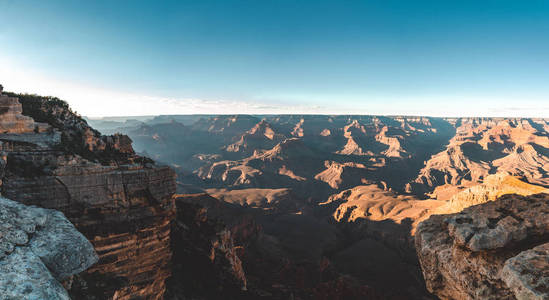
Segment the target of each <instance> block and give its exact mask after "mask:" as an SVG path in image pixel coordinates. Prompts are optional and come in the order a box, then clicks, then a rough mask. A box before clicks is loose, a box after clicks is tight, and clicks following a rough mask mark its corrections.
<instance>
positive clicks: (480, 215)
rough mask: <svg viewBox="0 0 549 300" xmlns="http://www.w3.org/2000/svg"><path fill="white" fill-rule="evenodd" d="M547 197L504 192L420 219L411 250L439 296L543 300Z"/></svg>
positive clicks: (547, 273) (548, 278)
mask: <svg viewBox="0 0 549 300" xmlns="http://www.w3.org/2000/svg"><path fill="white" fill-rule="evenodd" d="M548 225H549V195H548V194H535V195H531V196H517V195H506V196H503V197H500V198H499V199H498V200H496V201H490V202H488V203H485V204H481V205H477V206H472V207H469V208H466V209H465V210H463V211H462V212H460V213H456V214H451V215H435V216H432V217H430V218H429V219H428V220H427V221H425V222H423V223H421V224H420V225H419V227H418V229H417V233H416V238H415V242H416V249H417V252H418V256H419V259H420V262H421V266H422V269H423V274H424V277H425V281H426V283H427V288H428V289H429V291H431V292H433V293H434V294H435V295H437V296H438V297H440V298H441V299H547V298H548V297H549V289H548V288H549V251H548V250H549V248H548V246H549V238H548V234H547V233H548V232H547V231H548V230H549V226H548Z"/></svg>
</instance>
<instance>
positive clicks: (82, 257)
mask: <svg viewBox="0 0 549 300" xmlns="http://www.w3.org/2000/svg"><path fill="white" fill-rule="evenodd" d="M97 260H98V257H97V254H96V253H95V250H94V249H93V246H92V245H91V243H90V242H89V241H88V240H86V238H85V237H84V236H83V235H82V234H81V233H79V232H78V231H77V230H76V229H75V228H74V226H73V225H72V224H71V223H70V222H69V221H68V220H67V219H66V218H65V217H64V215H63V214H62V213H61V212H58V211H55V210H51V209H43V208H37V207H33V206H26V205H23V204H20V203H17V202H14V201H11V200H8V199H6V198H3V197H0V299H69V296H68V294H67V291H66V290H65V289H64V288H63V286H62V285H61V283H60V282H59V281H60V280H63V279H65V278H67V277H69V276H71V275H74V274H77V273H80V272H82V271H84V270H85V269H87V268H88V267H90V266H91V265H93V264H94V263H96V262H97Z"/></svg>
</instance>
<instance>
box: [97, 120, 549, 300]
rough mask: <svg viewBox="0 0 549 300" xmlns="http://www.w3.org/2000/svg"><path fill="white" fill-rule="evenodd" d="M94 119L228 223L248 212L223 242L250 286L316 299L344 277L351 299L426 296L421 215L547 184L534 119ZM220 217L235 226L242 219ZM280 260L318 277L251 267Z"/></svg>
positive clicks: (546, 130) (546, 128)
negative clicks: (239, 238) (242, 236)
mask: <svg viewBox="0 0 549 300" xmlns="http://www.w3.org/2000/svg"><path fill="white" fill-rule="evenodd" d="M91 122H92V124H97V125H98V126H100V127H102V128H104V129H103V130H104V131H105V132H109V133H115V132H122V133H126V134H128V135H129V136H130V137H131V138H132V139H133V140H134V141H135V147H136V149H137V150H138V152H141V153H146V154H147V155H150V156H152V157H154V158H155V159H158V160H160V161H163V162H165V163H167V164H171V165H172V166H173V167H174V168H175V170H176V172H177V173H178V187H177V189H178V191H179V192H181V193H194V194H196V195H199V194H200V193H202V194H200V195H203V196H201V197H198V196H193V197H191V199H194V200H193V201H195V202H196V201H198V202H200V203H199V204H200V205H201V206H204V207H210V208H209V209H208V212H207V214H211V210H212V209H213V210H214V211H217V212H219V210H220V207H223V208H224V209H223V211H224V212H223V213H218V214H219V215H221V216H222V219H223V222H225V223H227V224H239V220H253V223H249V222H245V223H246V224H247V225H246V226H248V227H246V226H245V227H244V230H245V231H246V232H247V231H253V232H256V234H254V235H253V236H254V238H250V240H247V241H246V243H244V244H240V243H239V242H236V241H233V243H234V245H236V246H235V247H236V248H238V249H240V250H239V252H238V253H240V254H239V255H238V257H239V258H240V263H241V265H242V270H243V271H244V275H245V277H246V278H247V279H248V280H247V290H248V292H247V294H248V295H250V294H253V293H254V291H255V292H258V291H263V292H260V293H259V294H261V295H271V296H264V297H275V298H285V297H289V296H292V297H297V298H302V299H315V298H319V297H320V296H319V295H318V293H316V294H315V291H321V290H322V291H325V290H337V288H336V286H338V287H340V288H341V289H340V290H341V291H340V292H337V293H336V294H335V295H331V296H329V297H327V298H326V299H337V297H342V296H341V295H343V294H344V292H343V290H345V291H347V292H349V294H347V297H348V298H349V299H352V298H353V297H355V298H357V299H360V298H361V296H359V295H361V294H360V292H358V291H368V293H370V297H375V296H373V295H381V298H393V299H409V298H414V299H418V298H422V297H427V298H428V297H430V296H429V294H428V293H427V291H425V289H424V288H423V286H424V281H423V277H422V275H421V270H420V267H419V261H418V259H417V256H416V254H415V253H416V251H415V247H414V234H415V232H416V230H417V226H418V224H420V223H421V222H422V221H424V220H426V219H428V218H429V217H430V216H431V215H433V214H446V213H455V212H459V211H461V210H462V209H464V208H467V207H469V206H473V205H477V204H482V203H485V202H488V201H493V200H495V199H497V198H498V197H500V196H502V195H504V194H509V193H511V194H513V193H514V194H520V195H531V194H535V193H541V192H547V187H548V186H549V181H548V178H549V177H548V171H549V169H548V166H549V164H548V163H547V162H548V161H549V160H548V159H549V144H548V143H547V141H548V138H549V123H548V120H544V119H503V118H501V119H494V118H447V119H442V118H430V117H406V116H402V117H376V116H310V115H308V116H294V115H284V116H272V115H266V116H246V115H237V116H161V117H155V118H152V119H149V120H147V119H146V118H140V120H139V121H137V120H135V121H132V120H131V119H128V120H124V122H113V121H110V122H109V123H108V124H106V123H104V122H102V121H97V120H96V121H91ZM207 194H210V196H213V197H210V196H208V195H207ZM186 197H187V196H186ZM187 199H188V197H187ZM197 199H201V200H200V201H199V200H197ZM204 199H209V200H204ZM203 202H206V203H203ZM215 203H217V204H215ZM227 205H229V207H230V209H229V210H227V209H226V206H227ZM213 214H214V216H215V215H216V213H213ZM251 224H255V225H251ZM227 226H228V228H229V230H230V231H231V232H232V233H233V234H234V232H238V231H240V230H243V227H242V226H240V227H237V228H236V229H234V228H231V225H227ZM257 226H259V228H260V230H258V229H257ZM265 249H268V251H266V250H265ZM249 253H252V254H253V255H252V254H249ZM374 258H375V259H374ZM281 260H282V261H286V262H287V263H288V266H289V270H292V271H291V272H289V273H285V274H286V275H284V276H282V277H288V276H289V277H288V278H292V276H290V275H289V274H301V273H299V272H297V271H296V269H295V268H296V266H300V267H299V269H300V270H302V271H300V272H304V273H303V274H308V275H307V276H305V278H309V279H311V278H317V279H315V280H304V281H303V279H301V280H298V279H295V280H293V281H292V280H286V281H284V280H280V279H279V278H278V279H277V277H276V276H272V275H271V274H264V273H263V274H262V272H261V271H258V270H260V269H261V268H258V267H257V266H258V265H263V266H265V267H266V268H269V269H274V270H276V266H277V265H280V261H281ZM269 261H270V263H268V262H269ZM327 266H329V267H327ZM321 270H328V271H326V272H328V273H324V271H321ZM296 272H297V273H296ZM273 273H275V274H276V272H273ZM326 274H331V275H326ZM239 276H240V275H239ZM237 277H238V276H237ZM254 278H262V279H263V281H265V280H266V279H267V278H268V280H266V281H267V282H268V283H270V285H271V286H270V287H266V286H265V285H264V284H261V283H260V280H254ZM296 280H297V281H296ZM395 281H398V282H399V286H401V287H402V288H401V289H398V290H395V289H394V285H393V284H392V283H393V282H395ZM297 282H300V283H299V284H298V283H297ZM273 286H276V288H273ZM304 291H307V292H304ZM362 297H363V296H362ZM320 298H321V297H320Z"/></svg>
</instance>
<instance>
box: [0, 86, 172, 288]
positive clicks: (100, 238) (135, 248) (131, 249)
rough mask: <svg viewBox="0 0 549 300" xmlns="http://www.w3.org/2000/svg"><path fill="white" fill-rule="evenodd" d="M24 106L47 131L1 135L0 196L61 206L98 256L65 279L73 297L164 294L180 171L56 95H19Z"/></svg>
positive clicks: (38, 204) (53, 207)
mask: <svg viewBox="0 0 549 300" xmlns="http://www.w3.org/2000/svg"><path fill="white" fill-rule="evenodd" d="M21 102H22V103H23V113H24V114H28V115H30V116H32V118H34V119H35V120H36V119H38V120H41V121H44V122H48V124H49V125H50V126H51V128H52V129H51V131H50V132H44V133H37V132H32V133H25V134H18V135H14V134H3V135H0V142H1V143H0V150H2V153H1V154H2V155H1V156H0V157H1V158H2V159H1V160H0V167H1V172H0V173H1V175H2V185H1V192H2V195H4V196H6V197H10V198H11V199H13V200H15V201H18V202H21V203H24V204H32V205H37V206H41V207H45V208H52V209H57V210H60V211H61V212H63V213H64V214H65V215H66V216H67V218H68V219H69V220H70V221H71V222H72V223H73V224H74V225H75V226H76V228H78V230H79V231H81V232H82V233H83V234H84V235H85V236H86V237H87V238H88V239H89V240H90V241H91V243H92V244H93V246H94V248H95V249H96V251H97V253H98V255H99V262H98V263H97V264H96V265H94V266H93V267H92V268H90V269H89V270H87V271H86V272H85V273H82V274H79V275H76V276H74V277H73V278H72V279H71V280H70V282H67V286H68V287H69V292H70V295H71V296H72V297H73V298H75V299H110V298H116V299H133V298H146V299H161V298H162V297H163V294H164V291H165V280H166V278H168V277H169V275H170V266H169V265H170V260H171V250H170V241H169V238H170V237H169V235H170V222H171V220H172V219H173V216H174V210H175V207H174V205H173V200H172V195H173V193H174V192H175V173H174V172H173V170H171V169H170V168H169V167H163V166H157V165H155V164H154V163H153V162H152V161H151V160H149V159H146V158H144V157H140V156H138V155H136V154H135V153H134V151H133V148H132V147H131V140H130V139H129V138H128V137H127V136H124V135H113V136H102V135H101V134H99V133H98V132H97V131H95V130H93V129H92V128H91V127H89V126H88V125H87V123H86V122H85V121H84V120H83V119H82V118H80V117H79V116H78V115H76V114H74V113H73V112H72V111H71V110H70V109H69V108H68V105H67V104H66V103H65V102H63V101H61V100H59V99H56V98H51V97H39V96H33V95H22V96H21Z"/></svg>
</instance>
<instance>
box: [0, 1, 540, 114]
mask: <svg viewBox="0 0 549 300" xmlns="http://www.w3.org/2000/svg"><path fill="white" fill-rule="evenodd" d="M0 19H2V20H3V21H2V25H1V26H0V83H2V84H3V85H4V86H5V89H7V90H13V91H20V92H35V93H41V94H51V95H56V96H61V97H63V98H65V99H66V100H68V101H69V103H70V104H71V105H72V106H73V107H74V108H75V109H76V110H77V111H78V112H79V113H81V114H84V115H89V116H113V115H148V114H173V113H182V114H184V113H239V112H240V113H354V114H360V113H362V114H412V115H435V116H536V117H549V84H548V83H549V1H506V0H499V1H478V0H477V1H390V0H389V1H297V0H295V1H255V0H251V1H228V0H227V1H208V0H201V1H47V2H46V1H23V0H0Z"/></svg>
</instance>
